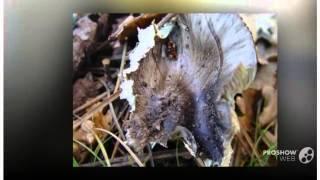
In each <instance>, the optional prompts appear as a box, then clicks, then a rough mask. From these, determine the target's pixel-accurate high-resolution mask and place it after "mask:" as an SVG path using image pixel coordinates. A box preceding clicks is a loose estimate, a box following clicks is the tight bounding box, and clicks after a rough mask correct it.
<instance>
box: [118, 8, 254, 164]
mask: <svg viewBox="0 0 320 180" xmlns="http://www.w3.org/2000/svg"><path fill="white" fill-rule="evenodd" d="M151 34H152V32H151ZM142 35H143V34H140V38H139V41H140V42H139V44H140V47H139V44H138V46H137V47H136V49H140V50H139V52H138V54H139V55H140V56H141V59H139V61H140V62H139V63H140V64H138V68H137V66H136V65H137V64H136V63H137V62H136V61H135V69H134V70H132V69H131V70H130V68H129V71H127V72H129V73H128V74H127V75H126V77H127V79H126V81H124V82H123V84H122V85H123V86H121V87H122V91H127V89H125V88H128V87H127V86H124V85H125V84H126V83H127V84H128V82H130V83H131V86H132V90H131V91H132V93H133V94H134V99H133V100H134V101H132V99H131V102H134V106H135V108H134V110H133V113H132V116H131V118H130V120H129V121H127V122H126V123H125V125H124V127H125V130H126V132H127V133H126V137H127V143H128V144H129V145H131V146H132V147H134V148H135V149H136V150H137V151H139V150H141V149H142V148H143V147H144V146H145V145H146V144H148V143H160V144H161V145H163V146H166V144H167V141H168V140H169V139H170V138H172V137H173V135H174V134H181V136H182V138H183V139H184V142H185V145H186V146H187V147H188V149H189V150H190V151H191V152H192V153H194V154H195V155H196V156H199V154H200V153H199V152H203V154H204V158H209V159H210V160H212V161H213V162H214V164H216V165H228V163H229V162H230V156H231V155H230V154H231V153H232V149H231V140H232V138H233V135H234V133H235V132H236V129H237V125H236V124H237V122H236V121H234V120H232V116H233V111H232V109H233V97H234V95H235V94H236V93H241V92H242V91H243V90H244V89H246V88H247V87H248V85H249V84H250V83H251V81H252V80H253V79H254V76H255V72H256V65H257V58H256V52H255V47H254V43H253V40H252V36H251V33H250V31H249V30H248V28H247V27H246V25H245V24H244V23H243V21H242V20H241V18H240V17H239V16H238V15H236V14H224V13H222V14H181V15H178V16H177V19H176V25H175V27H174V28H173V29H172V32H171V33H170V35H169V36H168V38H167V40H170V41H172V42H173V44H174V45H175V46H176V59H173V60H172V58H169V56H168V44H167V43H165V42H166V41H165V40H159V38H155V39H152V38H151V39H152V40H155V41H154V42H151V43H149V44H148V43H146V42H141V41H143V38H142ZM155 37H156V36H155ZM149 40H150V38H149ZM150 44H151V46H152V47H150ZM141 46H145V47H147V48H141ZM141 49H142V50H141ZM133 51H136V52H135V53H137V50H133ZM140 51H145V55H144V57H143V56H142V55H141V54H144V52H140ZM131 61H132V59H131ZM126 97H127V94H126ZM126 97H124V98H126ZM181 127H182V128H181ZM195 143H196V144H195ZM194 151H197V152H194Z"/></svg>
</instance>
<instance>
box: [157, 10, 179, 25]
mask: <svg viewBox="0 0 320 180" xmlns="http://www.w3.org/2000/svg"><path fill="white" fill-rule="evenodd" d="M175 15H176V14H174V13H168V14H167V15H166V16H165V17H163V18H162V19H161V21H160V22H159V23H158V24H157V26H158V27H159V28H160V27H161V26H163V25H164V24H165V23H166V22H167V21H169V20H170V19H171V18H172V17H173V16H175Z"/></svg>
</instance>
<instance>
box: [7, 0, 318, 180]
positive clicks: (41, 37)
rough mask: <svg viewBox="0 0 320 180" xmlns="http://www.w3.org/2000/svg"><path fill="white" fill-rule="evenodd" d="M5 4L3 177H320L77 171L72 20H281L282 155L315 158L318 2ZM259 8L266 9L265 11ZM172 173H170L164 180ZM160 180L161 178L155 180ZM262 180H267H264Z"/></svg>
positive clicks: (311, 172)
mask: <svg viewBox="0 0 320 180" xmlns="http://www.w3.org/2000/svg"><path fill="white" fill-rule="evenodd" d="M123 2H124V3H120V2H119V1H118V2H115V1H114V2H110V1H107V0H103V1H96V0H94V1H93V0H91V1H87V0H85V1H82V0H78V1H76V0H73V1H68V3H67V2H65V1H52V0H42V1H36V0H29V1H19V0H6V1H5V12H4V16H5V17H4V165H5V167H4V174H5V177H7V176H8V177H13V176H17V175H33V176H40V175H43V176H44V177H45V178H47V177H54V176H59V177H61V176H62V175H63V176H80V177H86V176H85V175H87V176H88V177H89V178H94V176H93V175H95V176H104V178H107V177H111V176H114V175H121V176H128V177H129V178H132V177H130V175H131V174H136V175H139V176H140V177H143V176H147V175H149V176H150V175H151V177H150V178H155V177H158V175H160V174H162V175H163V176H164V177H166V178H169V177H171V176H172V175H171V174H170V175H169V174H168V173H166V172H170V173H173V174H175V175H176V176H178V177H180V178H182V177H181V176H182V175H185V176H190V175H193V176H194V177H196V178H198V177H199V176H202V175H209V176H210V178H213V177H214V176H216V175H229V176H233V177H235V178H239V177H240V176H239V175H245V176H262V177H264V178H268V179H270V178H271V177H274V176H282V177H302V176H304V177H306V176H308V177H315V175H316V157H315V159H314V160H313V161H312V162H311V163H310V164H307V165H303V164H300V163H299V162H294V163H283V162H282V163H281V162H280V163H279V167H277V168H215V169H211V168H210V169H208V168H201V169H200V168H195V169H190V170H188V171H186V170H184V169H183V168H180V169H178V168H167V169H137V168H131V169H123V168H108V169H106V168H104V169H101V168H95V169H93V168H91V169H84V168H77V169H74V168H72V146H71V140H72V130H71V126H72V121H71V119H72V113H71V112H72V77H71V76H72V16H71V15H72V13H73V12H82V13H83V12H113V13H115V12H241V13H246V12H247V13H250V12H252V13H261V12H276V13H277V17H278V23H279V24H278V27H279V33H278V42H279V67H278V86H279V94H278V96H279V97H278V98H279V109H278V120H279V128H278V129H279V130H278V131H279V132H278V133H279V135H278V149H301V148H302V147H305V146H309V147H312V148H313V149H315V151H316V138H317V137H316V97H317V96H316V0H308V1H304V0H300V1H294V0H292V1H291V0H282V1H281V2H279V1H277V3H276V2H274V1H268V2H270V3H269V4H266V3H263V2H266V1H254V2H253V1H250V2H252V3H251V4H250V3H246V4H243V3H223V1H212V2H209V1H201V0H199V1H174V2H173V1H172V0H171V1H170V0H162V1H157V2H154V1H150V0H149V1H148V0H139V1H130V0H125V1H123ZM259 3H260V4H259ZM163 171H165V173H163ZM153 173H156V174H157V175H155V174H153ZM259 179H261V178H259Z"/></svg>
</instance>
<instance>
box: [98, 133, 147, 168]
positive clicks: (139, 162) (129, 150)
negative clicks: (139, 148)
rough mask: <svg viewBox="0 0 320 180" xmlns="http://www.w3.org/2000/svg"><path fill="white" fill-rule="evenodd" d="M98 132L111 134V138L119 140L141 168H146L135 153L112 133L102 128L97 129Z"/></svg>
mask: <svg viewBox="0 0 320 180" xmlns="http://www.w3.org/2000/svg"><path fill="white" fill-rule="evenodd" d="M96 130H99V131H102V132H105V133H107V134H109V135H110V136H112V137H113V138H115V139H116V140H118V141H119V142H120V144H121V145H122V146H123V147H124V148H125V149H126V150H127V151H128V152H129V154H130V155H131V156H132V158H133V159H134V160H135V161H136V163H137V164H138V165H139V166H140V167H144V165H143V164H142V162H141V161H140V160H139V158H138V157H137V156H136V155H135V153H134V152H133V151H132V150H131V149H130V148H129V147H128V146H127V145H126V144H125V143H124V142H123V141H122V140H121V139H120V138H118V137H117V136H116V135H114V134H113V133H112V132H110V131H108V130H105V129H101V128H96Z"/></svg>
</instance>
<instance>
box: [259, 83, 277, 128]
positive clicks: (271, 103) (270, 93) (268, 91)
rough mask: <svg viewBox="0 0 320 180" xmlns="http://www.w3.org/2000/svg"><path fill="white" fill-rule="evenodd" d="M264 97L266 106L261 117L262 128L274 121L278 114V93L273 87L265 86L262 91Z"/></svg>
mask: <svg viewBox="0 0 320 180" xmlns="http://www.w3.org/2000/svg"><path fill="white" fill-rule="evenodd" d="M262 95H263V97H264V99H265V105H264V108H263V111H262V113H261V114H260V116H259V122H260V124H261V126H266V125H267V124H269V123H270V122H272V121H273V120H274V119H276V117H277V114H278V101H277V99H278V98H277V97H278V92H277V90H276V89H274V88H273V87H271V86H264V87H263V89H262Z"/></svg>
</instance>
